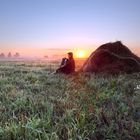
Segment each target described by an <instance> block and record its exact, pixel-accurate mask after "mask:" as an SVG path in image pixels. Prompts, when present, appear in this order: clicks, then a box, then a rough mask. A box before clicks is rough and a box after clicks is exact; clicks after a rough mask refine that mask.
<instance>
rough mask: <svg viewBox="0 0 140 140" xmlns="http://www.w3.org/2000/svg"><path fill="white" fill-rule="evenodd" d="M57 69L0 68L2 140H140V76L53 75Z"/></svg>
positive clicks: (27, 65)
mask: <svg viewBox="0 0 140 140" xmlns="http://www.w3.org/2000/svg"><path fill="white" fill-rule="evenodd" d="M53 64H54V65H53V66H52V65H51V63H50V64H46V63H45V62H32V63H30V62H1V63H0V140H126V139H127V140H138V139H139V138H140V73H137V74H136V73H135V74H132V75H119V76H107V75H94V74H89V73H85V74H82V73H79V74H74V75H68V76H67V75H62V74H57V75H52V74H50V73H51V72H52V71H54V69H55V67H56V66H57V65H58V63H53Z"/></svg>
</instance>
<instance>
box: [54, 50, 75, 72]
mask: <svg viewBox="0 0 140 140" xmlns="http://www.w3.org/2000/svg"><path fill="white" fill-rule="evenodd" d="M73 72H75V61H74V58H73V53H72V52H69V53H68V58H63V59H62V62H61V65H60V68H58V69H57V70H56V73H64V74H71V73H73Z"/></svg>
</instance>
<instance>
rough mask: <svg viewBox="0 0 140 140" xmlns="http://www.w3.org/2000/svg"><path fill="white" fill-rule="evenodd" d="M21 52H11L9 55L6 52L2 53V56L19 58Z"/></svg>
mask: <svg viewBox="0 0 140 140" xmlns="http://www.w3.org/2000/svg"><path fill="white" fill-rule="evenodd" d="M19 57H20V54H19V53H18V52H16V53H15V54H13V55H12V53H11V52H9V53H8V54H7V55H6V54H4V53H0V58H19Z"/></svg>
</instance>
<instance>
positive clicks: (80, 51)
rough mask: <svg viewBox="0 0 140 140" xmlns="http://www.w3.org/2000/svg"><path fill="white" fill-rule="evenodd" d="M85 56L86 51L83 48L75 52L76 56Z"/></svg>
mask: <svg viewBox="0 0 140 140" xmlns="http://www.w3.org/2000/svg"><path fill="white" fill-rule="evenodd" d="M85 57H86V52H85V51H83V50H79V51H77V52H76V58H85Z"/></svg>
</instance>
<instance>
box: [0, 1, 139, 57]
mask: <svg viewBox="0 0 140 140" xmlns="http://www.w3.org/2000/svg"><path fill="white" fill-rule="evenodd" d="M117 40H121V41H122V42H123V43H124V44H125V45H127V46H128V47H129V48H130V49H132V50H137V51H135V52H136V53H137V54H138V55H139V56H140V0H0V52H1V51H3V52H8V51H20V52H22V53H24V55H26V54H28V55H30V54H33V55H38V54H40V55H45V54H46V53H47V50H48V49H49V50H50V49H52V50H53V51H54V50H55V49H56V51H55V53H56V54H57V50H58V49H65V50H67V49H68V50H70V49H71V50H73V49H77V50H78V49H83V50H87V51H89V50H90V51H91V50H95V48H97V47H98V46H100V45H101V44H103V43H107V42H113V41H117Z"/></svg>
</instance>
